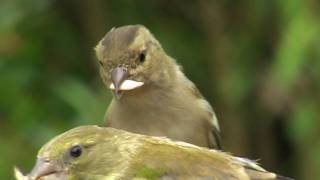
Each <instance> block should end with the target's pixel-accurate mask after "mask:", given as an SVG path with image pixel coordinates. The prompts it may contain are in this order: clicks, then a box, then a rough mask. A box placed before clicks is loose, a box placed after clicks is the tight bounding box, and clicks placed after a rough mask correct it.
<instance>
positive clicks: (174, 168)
mask: <svg viewBox="0 0 320 180" xmlns="http://www.w3.org/2000/svg"><path fill="white" fill-rule="evenodd" d="M15 176H16V178H17V179H18V180H57V179H59V180H107V179H113V180H122V179H124V180H126V179H137V180H138V179H140V180H141V179H167V180H198V179H199V180H200V179H201V180H213V179H214V180H249V179H254V180H267V179H268V180H272V179H289V178H285V177H281V176H278V175H276V174H274V173H272V172H268V171H266V170H265V169H263V168H262V167H260V166H258V165H257V164H256V163H255V162H253V161H250V160H248V159H245V158H239V157H235V156H231V155H230V154H228V153H225V152H221V151H219V150H214V149H208V148H204V147H198V146H195V145H192V144H189V143H185V142H174V141H171V140H169V139H167V138H163V137H153V136H146V135H140V134H134V133H130V132H127V131H123V130H118V129H113V128H110V127H98V126H94V125H88V126H80V127H76V128H74V129H71V130H69V131H67V132H65V133H63V134H61V135H58V136H57V137H55V138H53V139H52V140H50V141H49V142H48V143H46V144H45V145H44V146H43V147H42V148H41V149H40V151H39V152H38V155H37V161H36V164H35V166H34V168H33V169H32V171H31V172H30V173H29V174H27V175H23V174H22V173H21V172H20V171H19V170H18V169H15Z"/></svg>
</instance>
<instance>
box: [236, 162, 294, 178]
mask: <svg viewBox="0 0 320 180" xmlns="http://www.w3.org/2000/svg"><path fill="white" fill-rule="evenodd" d="M234 159H235V161H236V162H237V163H239V164H240V165H241V166H243V167H244V168H245V171H246V173H247V174H248V176H249V177H250V179H256V180H293V179H292V178H288V177H284V176H280V175H278V174H275V173H272V172H269V171H266V170H265V169H263V168H262V167H260V166H258V165H257V163H256V162H255V161H252V160H249V159H246V158H240V157H234Z"/></svg>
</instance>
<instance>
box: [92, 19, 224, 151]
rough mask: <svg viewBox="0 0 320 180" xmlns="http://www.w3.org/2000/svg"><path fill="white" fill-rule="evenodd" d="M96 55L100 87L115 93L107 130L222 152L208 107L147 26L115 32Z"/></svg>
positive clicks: (100, 46)
mask: <svg viewBox="0 0 320 180" xmlns="http://www.w3.org/2000/svg"><path fill="white" fill-rule="evenodd" d="M95 51H96V56H97V59H98V62H99V64H100V65H99V66H100V74H101V77H102V79H103V82H104V84H105V85H106V86H107V88H109V89H110V90H111V91H112V92H113V94H114V98H113V100H112V101H111V103H110V105H109V107H108V109H107V111H106V115H105V121H106V126H109V127H114V128H118V129H124V130H127V131H130V132H135V133H139V134H146V135H152V136H166V137H169V138H171V139H174V140H180V141H184V142H188V143H192V144H195V145H198V146H203V147H210V148H216V149H220V148H221V142H220V132H219V131H220V130H219V124H218V121H217V118H216V115H215V113H214V111H213V109H212V108H211V106H210V104H209V103H208V102H207V101H206V100H205V99H204V97H203V96H202V95H201V93H200V92H199V90H198V89H197V88H196V86H195V85H194V84H193V83H192V82H191V81H190V80H189V79H188V78H187V77H186V76H185V75H184V73H183V72H182V70H181V67H180V66H179V65H178V64H177V62H176V61H175V60H174V59H173V58H172V57H170V56H169V55H167V54H166V52H165V51H164V49H163V48H162V46H161V44H160V43H159V42H158V40H157V39H156V38H155V37H154V36H153V35H152V34H151V32H150V31H149V30H148V29H147V28H146V27H144V26H142V25H128V26H123V27H119V28H113V29H111V30H110V31H109V32H108V33H107V34H106V35H105V36H104V37H103V38H102V40H100V42H99V43H98V45H97V46H96V47H95Z"/></svg>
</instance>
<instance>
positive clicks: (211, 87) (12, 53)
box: [0, 0, 320, 179]
mask: <svg viewBox="0 0 320 180" xmlns="http://www.w3.org/2000/svg"><path fill="white" fill-rule="evenodd" d="M319 9H320V1H316V0H305V1H301V0H290V1H289V0H286V1H285V0H284V1H279V0H259V1H258V0H256V1H244V0H242V1H223V0H212V1H207V0H198V1H182V0H181V1H177V0H154V1H148V0H136V1H130V0H113V1H105V0H90V1H89V0H68V1H62V0H1V2H0V85H1V86H0V158H1V160H0V179H12V178H13V177H12V168H13V166H14V165H18V166H19V167H21V168H22V169H24V170H25V171H29V170H30V168H31V167H32V166H33V163H34V160H35V156H36V152H37V150H38V149H39V148H40V147H41V146H42V145H43V144H44V143H45V142H46V141H48V140H49V139H50V138H52V137H53V136H55V135H57V134H59V133H61V132H63V131H65V130H67V129H70V128H72V127H75V126H78V125H81V124H100V125H102V124H103V115H104V111H105V109H106V107H107V106H108V103H109V102H110V99H111V94H110V92H109V91H108V90H107V89H106V88H105V87H104V86H103V84H102V81H101V80H100V77H99V75H98V71H97V67H98V65H97V61H96V58H95V55H94V51H93V47H94V46H95V45H96V43H97V42H98V41H99V40H100V39H101V38H102V37H103V36H104V34H105V33H106V32H107V31H108V30H109V29H111V28H112V27H114V26H121V25H126V24H144V25H145V26H146V27H148V28H149V29H150V30H151V31H152V32H153V33H154V35H155V36H156V37H157V39H158V40H159V41H160V42H161V43H162V45H163V47H164V48H165V50H166V51H167V52H168V53H169V54H170V55H171V56H173V57H175V58H176V59H177V60H178V62H179V63H180V64H182V66H183V67H184V71H185V73H186V74H187V76H188V77H189V78H190V79H191V80H192V81H194V82H195V83H196V85H197V86H198V87H199V89H200V90H201V92H202V93H203V94H204V96H205V97H206V98H207V99H208V100H209V101H210V103H211V104H212V106H213V107H214V109H215V111H216V114H217V116H218V118H219V119H220V123H221V128H222V138H223V144H224V148H225V150H226V151H229V152H232V153H233V154H235V155H238V156H245V157H248V158H251V159H260V161H259V162H260V163H261V164H262V165H263V166H264V167H266V168H267V169H270V170H273V171H275V172H278V173H281V174H284V175H287V176H291V177H295V178H297V179H320V171H319V169H320V138H319V137H320V13H319V12H320V11H319Z"/></svg>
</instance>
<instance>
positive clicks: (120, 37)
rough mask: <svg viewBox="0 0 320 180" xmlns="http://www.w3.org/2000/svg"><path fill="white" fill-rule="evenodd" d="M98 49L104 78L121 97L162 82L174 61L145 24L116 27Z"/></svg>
mask: <svg viewBox="0 0 320 180" xmlns="http://www.w3.org/2000/svg"><path fill="white" fill-rule="evenodd" d="M95 50H96V55H97V57H98V60H99V64H100V73H101V76H102V79H103V81H104V83H105V84H106V85H107V87H108V88H110V89H111V90H112V91H113V93H114V95H115V96H116V97H117V98H118V99H119V98H120V97H121V95H122V94H123V93H124V92H125V91H133V90H135V89H137V88H142V87H144V86H147V85H149V84H160V83H162V81H163V80H164V79H165V78H168V76H169V68H168V67H169V66H170V61H168V58H166V54H165V52H164V51H163V49H162V47H161V45H160V44H159V42H158V41H157V40H156V39H155V38H154V37H153V35H152V34H151V33H150V32H149V30H148V29H146V28H145V27H144V26H141V25H129V26H123V27H120V28H114V29H112V30H110V31H109V32H108V33H107V34H106V35H105V37H104V38H103V39H102V40H101V41H100V42H99V44H98V45H97V47H96V49H95Z"/></svg>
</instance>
